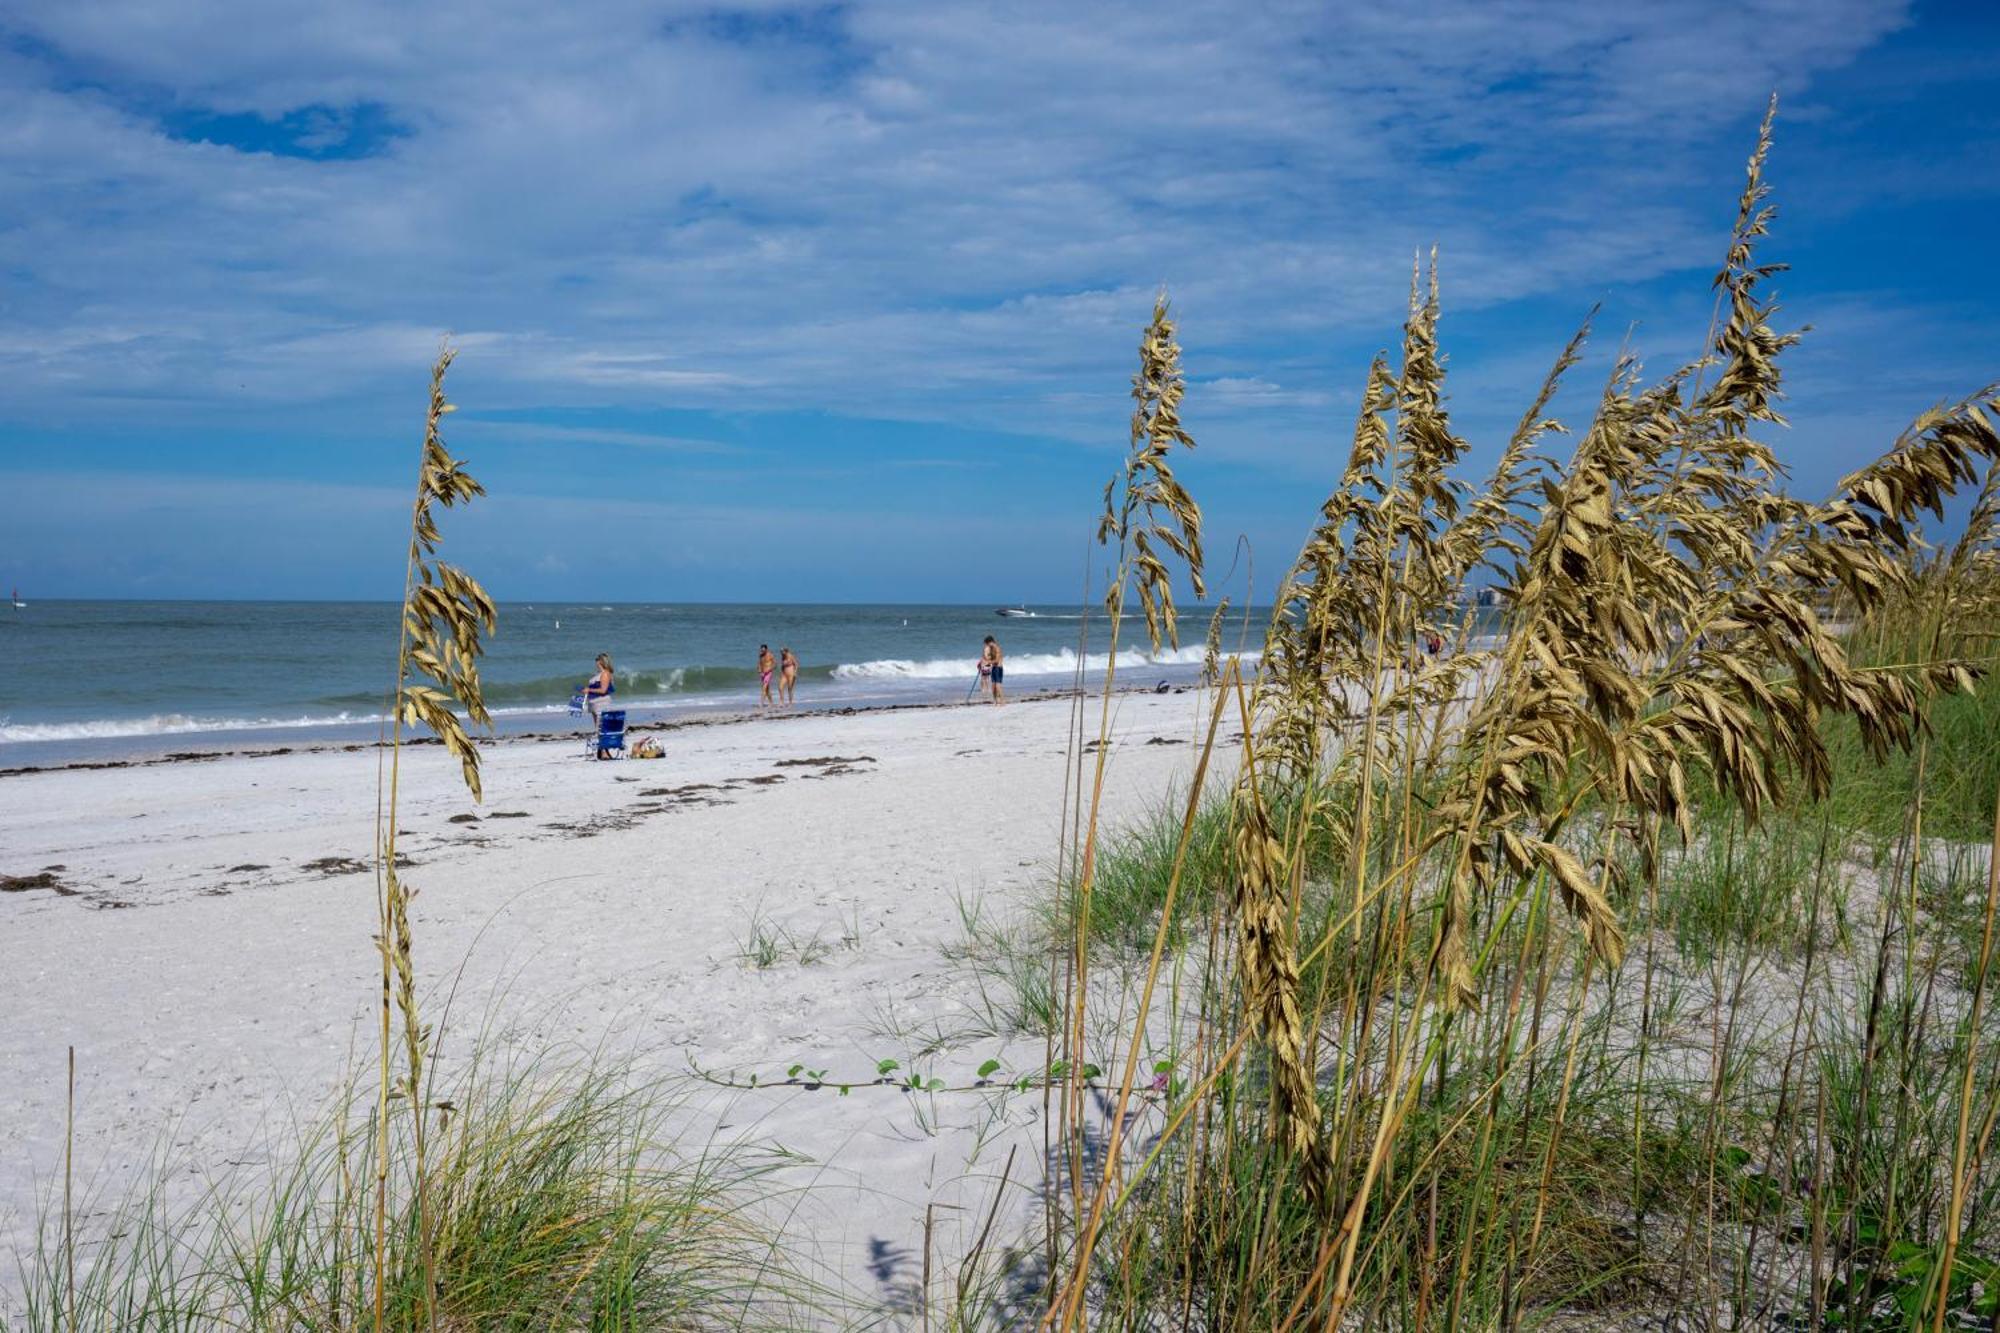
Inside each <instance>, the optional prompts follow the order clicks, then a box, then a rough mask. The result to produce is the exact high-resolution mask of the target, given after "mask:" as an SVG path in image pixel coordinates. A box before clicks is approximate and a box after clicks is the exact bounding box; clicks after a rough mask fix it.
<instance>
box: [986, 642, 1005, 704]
mask: <svg viewBox="0 0 2000 1333" xmlns="http://www.w3.org/2000/svg"><path fill="white" fill-rule="evenodd" d="M1006 661H1007V655H1006V654H1005V653H1003V652H1001V651H1000V641H999V640H998V639H996V638H994V637H993V636H992V635H991V634H989V635H987V636H986V646H985V647H984V648H982V649H980V652H979V674H980V675H981V676H983V677H984V678H985V680H986V688H987V690H988V692H989V693H991V694H992V696H993V702H994V703H996V704H998V703H1005V702H1006V698H1005V697H1004V695H1003V692H1002V690H1001V682H1003V681H1005V680H1006V679H1007V667H1006Z"/></svg>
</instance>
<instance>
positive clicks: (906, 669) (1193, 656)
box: [833, 647, 1208, 681]
mask: <svg viewBox="0 0 2000 1333" xmlns="http://www.w3.org/2000/svg"><path fill="white" fill-rule="evenodd" d="M1207 655H1208V652H1207V650H1206V649H1205V648H1195V647H1186V648H1162V649H1161V650H1160V651H1159V652H1157V653H1148V652H1139V651H1134V650H1127V651H1125V652H1121V653H1119V654H1118V668H1119V670H1121V671H1124V670H1128V669H1132V668H1136V667H1155V666H1198V665H1200V664H1201V662H1202V660H1203V659H1204V658H1205V657H1206V656H1207ZM1110 664H1111V655H1110V654H1109V653H1089V654H1086V655H1085V657H1084V659H1083V669H1084V671H1085V673H1086V674H1092V675H1095V674H1097V673H1099V672H1102V671H1103V670H1104V669H1105V668H1106V667H1107V666H1109V665H1110ZM1076 665H1077V659H1076V652H1075V650H1073V649H1069V648H1064V649H1063V650H1062V651H1060V652H1054V653H1021V654H1018V655H1016V656H1013V657H1009V658H1008V659H1007V661H1006V667H1007V673H1008V674H1009V675H1011V676H1067V675H1072V674H1074V673H1075V671H1076ZM977 669H978V668H977V663H976V660H975V659H974V658H972V657H942V658H932V659H930V660H928V661H922V662H917V661H912V660H910V659H909V658H904V657H885V658H882V659H880V660H878V661H874V662H854V663H843V664H841V665H840V666H837V667H835V668H834V669H833V678H834V679H835V680H846V681H881V680H949V679H952V678H954V677H955V678H958V679H962V680H969V679H971V677H972V673H973V672H974V671H976V670H977Z"/></svg>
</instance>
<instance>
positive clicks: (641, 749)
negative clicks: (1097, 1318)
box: [630, 736, 667, 759]
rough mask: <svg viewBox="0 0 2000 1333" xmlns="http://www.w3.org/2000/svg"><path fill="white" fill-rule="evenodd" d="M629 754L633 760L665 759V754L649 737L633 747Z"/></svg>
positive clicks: (658, 744)
mask: <svg viewBox="0 0 2000 1333" xmlns="http://www.w3.org/2000/svg"><path fill="white" fill-rule="evenodd" d="M630 753H631V755H632V757H633V758H634V759H665V758H666V757H667V752H666V751H665V750H663V749H661V748H660V743H659V742H658V741H656V740H654V739H653V738H652V737H651V736H648V737H646V739H645V740H642V741H640V742H639V743H638V744H637V745H635V746H633V747H632V749H631V751H630Z"/></svg>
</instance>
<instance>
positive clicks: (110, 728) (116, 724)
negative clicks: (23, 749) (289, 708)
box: [0, 713, 383, 743]
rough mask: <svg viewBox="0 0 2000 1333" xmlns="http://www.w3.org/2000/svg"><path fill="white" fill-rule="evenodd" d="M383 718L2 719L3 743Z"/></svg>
mask: <svg viewBox="0 0 2000 1333" xmlns="http://www.w3.org/2000/svg"><path fill="white" fill-rule="evenodd" d="M382 720H383V719H382V718H380V717H375V716H364V717H356V716H355V715H353V714H352V713H336V714H333V715H331V716H310V717H193V716H190V715H188V714H186V713H155V714H153V715H152V716H150V717H112V718H99V719H97V720H95V721H90V722H0V742H7V741H13V742H17V743H24V742H29V741H90V740H118V739H124V738H130V737H136V736H180V735H192V734H194V733H196V732H204V731H283V730H287V729H297V728H301V727H340V726H354V725H356V724H362V723H376V722H380V721H382Z"/></svg>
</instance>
